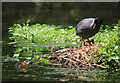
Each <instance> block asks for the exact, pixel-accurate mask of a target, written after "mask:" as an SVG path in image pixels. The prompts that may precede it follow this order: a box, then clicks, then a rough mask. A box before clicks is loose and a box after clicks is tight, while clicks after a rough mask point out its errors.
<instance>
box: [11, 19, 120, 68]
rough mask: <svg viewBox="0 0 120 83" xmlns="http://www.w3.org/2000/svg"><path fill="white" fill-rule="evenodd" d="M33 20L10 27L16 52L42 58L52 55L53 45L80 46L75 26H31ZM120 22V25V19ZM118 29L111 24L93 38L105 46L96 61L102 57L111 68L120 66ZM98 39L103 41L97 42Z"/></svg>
mask: <svg viewBox="0 0 120 83" xmlns="http://www.w3.org/2000/svg"><path fill="white" fill-rule="evenodd" d="M29 22H30V20H28V21H27V22H26V24H25V23H23V24H22V25H20V24H14V26H13V27H10V28H9V32H10V34H11V37H10V39H11V40H12V41H13V42H12V43H11V44H14V47H16V49H15V52H14V54H19V57H23V56H24V57H27V58H28V57H39V56H42V55H44V54H48V53H50V48H51V47H52V46H53V45H55V46H56V47H59V48H65V47H72V46H73V47H76V46H80V45H79V44H77V42H76V40H79V37H78V36H76V35H75V32H76V31H75V28H74V27H73V26H68V28H64V27H63V26H56V25H46V24H42V25H41V24H35V25H29ZM118 25H120V21H119V22H118ZM103 27H104V28H105V29H103ZM118 29H119V27H118V26H114V28H111V26H108V25H104V26H103V25H102V26H101V29H100V31H99V32H98V33H97V34H96V35H95V36H94V37H92V38H91V39H94V40H95V44H97V45H101V46H103V48H97V49H95V50H98V51H99V53H100V57H96V58H95V59H94V62H96V63H97V60H98V58H101V61H102V63H103V65H104V66H106V67H107V68H110V69H118V68H119V66H120V63H119V61H120V57H119V55H120V53H119V45H120V42H119V41H118V39H119V36H118V32H119V30H118ZM98 41H101V42H102V43H97V42H98ZM44 63H47V64H48V63H49V61H44Z"/></svg>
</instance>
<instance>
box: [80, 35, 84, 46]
mask: <svg viewBox="0 0 120 83" xmlns="http://www.w3.org/2000/svg"><path fill="white" fill-rule="evenodd" d="M80 40H81V43H82V46H84V42H83V39H82V37H80Z"/></svg>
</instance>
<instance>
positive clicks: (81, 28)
mask: <svg viewBox="0 0 120 83" xmlns="http://www.w3.org/2000/svg"><path fill="white" fill-rule="evenodd" d="M93 23H94V18H87V19H84V20H82V21H80V22H79V23H78V24H77V27H76V34H77V35H78V34H79V33H81V32H85V31H86V30H90V29H92V26H91V25H92V24H93Z"/></svg>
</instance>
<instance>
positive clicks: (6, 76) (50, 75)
mask: <svg viewBox="0 0 120 83" xmlns="http://www.w3.org/2000/svg"><path fill="white" fill-rule="evenodd" d="M16 62H17V61H4V62H3V63H2V66H3V68H2V77H3V78H2V81H3V82H4V81H23V82H26V81H30V82H36V81H38V82H42V81H44V82H49V81H51V82H57V81H67V82H73V83H75V82H93V83H94V82H103V83H107V82H110V83H112V82H113V83H119V81H120V80H119V78H120V73H118V72H116V73H112V72H107V71H105V70H81V69H80V70H75V69H69V68H59V67H53V66H41V65H31V66H30V67H29V68H28V71H27V72H26V73H20V72H18V71H17V70H16Z"/></svg>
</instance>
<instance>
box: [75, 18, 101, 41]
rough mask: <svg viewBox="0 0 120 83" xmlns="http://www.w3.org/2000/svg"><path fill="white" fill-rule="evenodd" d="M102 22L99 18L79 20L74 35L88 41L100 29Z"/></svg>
mask: <svg viewBox="0 0 120 83" xmlns="http://www.w3.org/2000/svg"><path fill="white" fill-rule="evenodd" d="M101 24H102V20H101V19H100V18H86V19H83V20H81V21H80V22H79V23H78V24H77V27H76V35H78V36H80V37H81V39H89V38H90V37H92V36H94V35H95V34H96V33H97V32H98V31H99V29H100V26H101Z"/></svg>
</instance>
